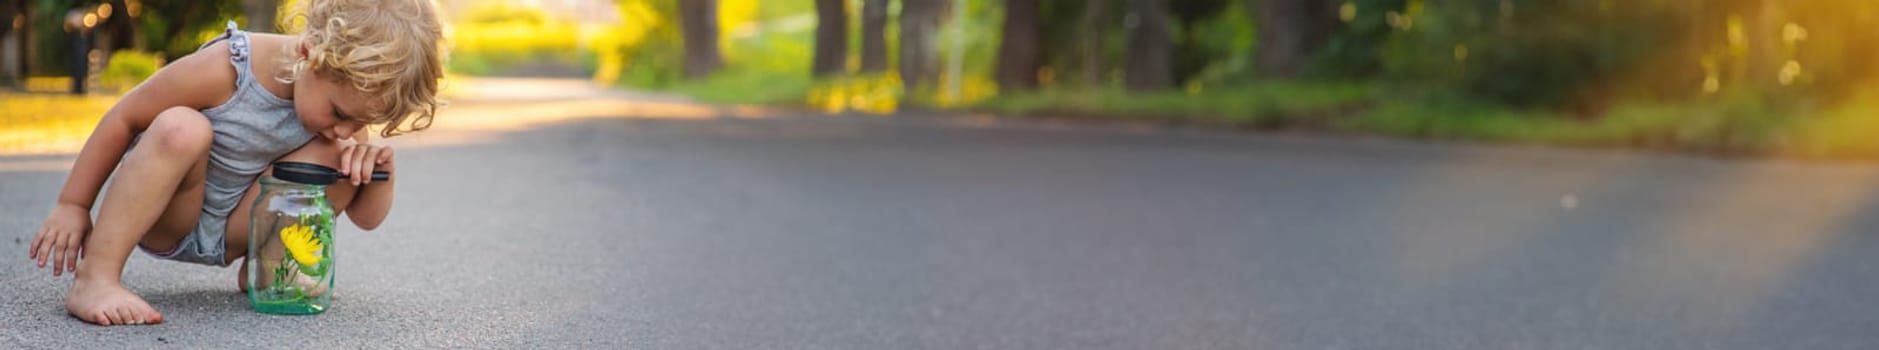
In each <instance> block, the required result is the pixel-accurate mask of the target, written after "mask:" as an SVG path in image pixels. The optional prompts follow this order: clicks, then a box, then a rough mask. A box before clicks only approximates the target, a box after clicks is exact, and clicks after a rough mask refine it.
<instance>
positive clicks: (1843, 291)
mask: <svg viewBox="0 0 1879 350" xmlns="http://www.w3.org/2000/svg"><path fill="white" fill-rule="evenodd" d="M609 98H612V97H609ZM567 103H569V102H566V101H562V102H556V101H553V100H552V99H549V100H540V101H519V100H518V101H508V102H502V101H495V102H488V103H478V102H476V101H470V102H469V103H462V104H460V105H458V106H456V107H453V110H457V111H465V112H464V113H468V112H469V111H478V110H484V111H492V110H494V111H503V112H490V113H494V114H495V115H491V116H485V117H483V118H484V119H482V120H483V121H485V122H487V123H483V124H479V125H482V126H481V127H478V128H469V127H461V128H457V127H452V126H450V125H452V124H451V122H445V121H440V124H439V125H441V126H440V128H439V130H437V131H434V132H433V131H427V132H426V133H425V134H419V135H415V136H411V137H409V138H406V139H403V140H402V141H399V142H403V144H401V145H400V147H401V148H400V150H399V151H400V153H399V162H400V164H399V166H400V172H401V173H400V174H399V175H398V176H400V179H401V181H402V182H401V183H400V186H401V187H400V188H399V190H398V191H399V192H398V203H397V206H396V209H395V210H394V211H393V213H392V216H391V219H390V221H389V222H388V223H386V224H385V225H384V226H383V227H381V229H379V230H377V231H373V232H360V231H358V230H356V229H351V228H349V227H348V228H344V229H342V231H341V232H340V236H339V242H338V243H337V244H338V247H337V249H338V257H337V259H338V263H337V265H336V269H337V270H336V272H335V273H336V274H337V278H338V283H339V286H338V293H339V294H338V295H339V296H338V298H339V299H338V301H337V302H336V307H335V308H334V309H333V310H331V311H330V312H328V313H326V314H323V315H318V316H312V317H283V316H267V315H261V314H257V313H254V312H252V311H250V310H249V309H248V307H247V305H246V299H245V298H244V297H243V296H242V295H241V294H239V293H237V292H236V289H235V279H234V274H235V269H234V268H212V267H202V266H195V265H188V264H182V263H174V262H166V261H159V260H154V259H151V258H150V257H148V256H146V255H143V254H141V253H138V254H136V255H135V256H134V257H133V259H132V262H131V263H130V267H129V269H128V271H127V272H126V283H127V284H128V285H129V286H130V287H131V288H132V289H134V290H135V291H137V292H139V293H141V294H143V295H144V296H146V297H147V298H148V299H149V300H150V301H151V302H152V303H153V304H154V305H155V306H156V307H157V308H159V309H160V310H162V311H163V312H164V313H165V315H166V322H165V323H164V324H161V325H156V326H143V327H110V328H105V327H94V326H89V325H87V324H85V323H82V322H80V321H78V320H76V319H74V318H71V317H69V316H67V315H66V314H65V312H64V310H63V304H62V303H61V301H60V300H61V297H62V295H63V290H64V287H65V286H66V285H67V284H69V283H70V278H69V277H66V278H53V277H51V276H50V273H49V271H48V270H37V269H35V268H33V266H32V265H31V264H30V263H29V261H28V260H27V258H26V244H27V243H29V242H31V239H32V238H31V236H30V234H31V233H32V231H33V229H34V228H36V227H38V224H39V220H40V219H41V218H42V217H43V215H44V214H45V210H46V209H47V208H48V206H49V205H50V203H51V201H52V198H53V197H54V193H55V192H56V190H57V187H58V186H59V185H60V183H61V181H62V180H63V177H64V169H63V168H61V166H63V165H62V164H64V163H63V162H69V157H70V156H69V155H46V156H5V157H0V261H3V262H6V263H0V305H4V307H3V308H0V348H8V349H12V348H56V349H67V348H125V347H129V348H157V347H161V348H170V347H179V348H197V347H212V348H232V347H247V346H264V347H295V348H381V347H449V348H460V347H468V348H659V349H693V348H698V349H749V348H781V349H899V348H915V349H920V348H925V349H1187V348H1194V349H1871V348H1875V347H1879V333H1875V332H1873V330H1874V329H1879V312H1875V311H1879V303H1874V302H1873V300H1875V297H1876V296H1879V237H1875V235H1874V234H1875V232H1879V207H1876V206H1879V201H1875V200H1876V199H1879V192H1874V190H1875V187H1874V186H1873V185H1874V184H1875V182H1874V180H1879V168H1875V167H1872V166H1856V165H1826V164H1801V163H1787V162H1768V161H1741V160H1716V159H1705V158H1693V157H1681V156H1663V155H1644V154H1613V153H1601V152H1580V151H1560V150H1545V149H1526V148H1486V147H1479V146H1470V145H1456V144H1427V143H1409V142H1398V141H1385V140H1365V139H1356V140H1353V139H1332V138H1320V137H1310V136H1288V135H1246V134H1234V133H1220V132H1208V131H1192V130H1161V129H1157V128H1142V127H1126V126H1077V125H1060V124H1053V123H1038V122H1002V121H1001V122H989V121H985V120H980V119H974V118H970V117H945V118H940V117H924V116H917V115H909V116H896V117H830V116H799V115H793V114H792V113H777V112H753V111H749V110H743V109H731V108H707V107H696V106H693V107H683V106H679V107H674V106H664V107H660V106H651V107H643V106H642V107H620V108H599V109H603V111H599V112H595V111H592V110H591V109H595V108H598V107H595V108H587V109H578V108H576V109H563V110H556V111H555V112H550V111H547V110H534V111H535V112H518V111H527V110H526V108H524V107H515V108H524V109H514V108H512V109H503V108H508V107H503V106H507V105H522V104H534V107H527V108H538V107H539V108H548V107H547V105H553V104H564V105H565V104H567ZM621 103H628V102H621ZM589 107H593V106H589ZM688 108H689V109H688ZM555 113H560V114H562V115H564V118H534V119H529V118H531V117H532V116H541V115H550V114H555ZM447 116H448V115H447ZM505 118H520V119H529V120H528V121H526V122H507V123H505V122H501V121H503V120H509V119H505ZM466 120H469V119H466ZM470 129H474V130H470Z"/></svg>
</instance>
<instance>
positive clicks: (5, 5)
mask: <svg viewBox="0 0 1879 350" xmlns="http://www.w3.org/2000/svg"><path fill="white" fill-rule="evenodd" d="M26 13H27V12H26V1H6V2H0V83H4V84H9V85H11V84H17V83H21V82H24V81H26V34H27V31H26V26H25V24H26V23H25V22H26V16H25V14H26ZM15 20H17V21H19V22H18V23H17V24H21V26H19V27H20V30H13V27H14V24H16V23H15V22H14V21H15Z"/></svg>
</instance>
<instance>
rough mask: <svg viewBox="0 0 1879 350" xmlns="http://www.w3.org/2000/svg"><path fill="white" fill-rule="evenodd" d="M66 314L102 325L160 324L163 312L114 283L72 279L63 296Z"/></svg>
mask: <svg viewBox="0 0 1879 350" xmlns="http://www.w3.org/2000/svg"><path fill="white" fill-rule="evenodd" d="M65 311H66V312H70V313H72V316H77V317H78V318H79V319H82V320H85V321H87V322H91V323H96V324H99V325H105V326H110V325H132V324H157V323H162V322H163V314H162V313H158V312H157V309H156V308H152V307H150V303H147V302H144V299H143V298H141V297H138V296H137V294H136V293H131V291H130V289H125V288H124V285H122V284H118V283H117V281H90V280H86V279H82V278H79V279H74V280H73V281H72V289H70V290H68V291H66V293H65Z"/></svg>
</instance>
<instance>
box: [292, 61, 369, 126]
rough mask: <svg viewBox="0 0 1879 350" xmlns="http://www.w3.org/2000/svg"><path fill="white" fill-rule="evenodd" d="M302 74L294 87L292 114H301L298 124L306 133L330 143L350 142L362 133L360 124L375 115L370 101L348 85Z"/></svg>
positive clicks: (320, 76)
mask: <svg viewBox="0 0 1879 350" xmlns="http://www.w3.org/2000/svg"><path fill="white" fill-rule="evenodd" d="M302 74H303V75H304V76H302V77H300V79H297V81H298V82H297V83H295V84H294V111H296V112H299V113H300V124H301V125H302V126H305V127H306V128H307V131H312V132H313V133H314V134H317V135H320V136H321V137H325V138H327V139H330V140H345V139H351V138H352V135H353V133H355V132H358V131H359V130H362V129H365V125H366V124H365V123H364V122H362V121H363V120H369V119H370V118H371V116H372V115H373V114H374V113H377V112H376V111H374V110H372V109H371V108H369V107H370V104H369V103H367V102H366V101H371V99H369V98H368V96H366V95H365V94H364V93H361V92H359V91H358V90H356V89H353V88H352V87H351V86H350V85H349V84H341V83H339V82H338V81H336V80H335V79H331V78H327V77H324V76H322V74H313V73H302Z"/></svg>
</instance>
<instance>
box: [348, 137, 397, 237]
mask: <svg viewBox="0 0 1879 350" xmlns="http://www.w3.org/2000/svg"><path fill="white" fill-rule="evenodd" d="M370 131H371V130H370V129H367V130H361V131H360V132H359V133H357V134H354V136H353V137H354V139H355V140H357V141H358V142H356V143H353V144H350V145H346V146H343V147H342V148H341V149H340V152H339V154H340V159H339V171H340V172H341V173H343V174H347V175H350V177H349V178H347V179H346V180H344V181H354V182H355V183H356V184H358V186H359V192H357V193H356V194H354V195H353V197H352V204H351V206H349V207H347V208H346V217H347V218H350V219H352V224H353V225H355V226H358V227H359V229H361V230H366V231H371V230H373V229H377V228H378V224H380V223H384V222H385V217H386V216H388V215H391V202H392V186H393V185H392V184H393V183H396V182H397V179H398V172H397V171H396V170H394V169H393V168H394V166H393V164H394V162H393V156H392V150H391V147H390V146H383V145H374V144H371V143H370V141H371V140H370V137H369V134H371V132H370ZM373 171H385V172H390V173H392V176H391V179H388V180H384V181H372V176H371V175H372V172H373Z"/></svg>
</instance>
